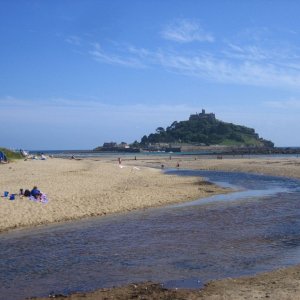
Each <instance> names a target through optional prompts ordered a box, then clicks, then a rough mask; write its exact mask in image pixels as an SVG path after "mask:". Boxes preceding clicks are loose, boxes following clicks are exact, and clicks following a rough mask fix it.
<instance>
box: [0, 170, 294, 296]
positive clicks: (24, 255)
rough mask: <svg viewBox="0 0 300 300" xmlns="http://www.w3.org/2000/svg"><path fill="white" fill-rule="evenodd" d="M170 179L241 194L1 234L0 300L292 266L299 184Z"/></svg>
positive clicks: (194, 281) (187, 283)
mask: <svg viewBox="0 0 300 300" xmlns="http://www.w3.org/2000/svg"><path fill="white" fill-rule="evenodd" d="M178 173H180V175H184V176H187V175H199V176H205V177H207V178H208V179H209V180H211V181H213V182H223V183H224V184H226V185H228V184H230V185H234V186H236V187H238V188H239V189H242V191H241V192H240V193H235V194H232V195H223V196H222V197H225V198H222V197H219V198H217V200H216V198H214V197H210V198H207V199H206V200H205V201H203V200H202V201H198V203H197V202H195V203H192V204H191V205H186V204H185V205H181V206H180V205H177V206H170V207H166V208H162V209H149V210H145V211H140V212H134V213H129V214H126V215H119V216H112V217H104V218H103V217H102V218H99V219H92V220H85V221H79V222H75V223H68V224H66V225H63V226H62V225H52V226H48V227H44V228H39V229H37V230H21V231H16V232H12V233H7V234H2V235H1V236H0V295H1V296H2V297H4V298H3V299H7V300H9V299H23V298H25V297H28V296H39V295H47V293H49V292H51V291H54V292H56V293H67V292H70V291H80V290H92V289H96V288H100V287H109V286H114V285H122V284H126V283H129V282H138V281H146V280H152V281H155V282H162V283H164V284H165V285H166V286H169V287H174V286H177V287H199V286H201V285H202V284H203V283H205V282H207V281H208V280H211V279H216V278H224V277H228V276H231V277H232V276H240V275H246V274H253V273H256V272H260V271H267V270H271V269H273V268H277V267H281V266H286V265H289V264H294V263H297V262H299V258H298V257H299V243H300V218H299V216H300V201H299V199H300V198H299V196H300V184H299V181H297V180H289V179H286V178H278V177H270V176H261V175H249V174H242V173H226V172H199V171H197V172H195V171H179V172H178ZM251 193H252V194H251ZM253 193H254V194H253Z"/></svg>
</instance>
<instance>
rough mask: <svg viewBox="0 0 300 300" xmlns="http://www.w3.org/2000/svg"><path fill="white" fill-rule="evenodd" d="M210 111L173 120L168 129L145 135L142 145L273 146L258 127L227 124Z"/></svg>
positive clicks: (161, 128) (160, 129)
mask: <svg viewBox="0 0 300 300" xmlns="http://www.w3.org/2000/svg"><path fill="white" fill-rule="evenodd" d="M207 116H208V115H207V114H202V115H200V114H199V117H198V118H197V117H196V118H195V117H192V116H191V117H190V119H189V120H188V121H180V122H177V121H175V122H173V123H172V124H171V125H170V126H168V127H167V128H166V129H164V128H163V127H158V128H157V129H156V133H151V134H149V135H148V136H146V135H144V136H143V138H142V139H141V142H140V144H141V145H142V146H144V145H149V144H155V143H188V144H202V145H224V146H225V145H226V146H254V147H274V144H273V143H272V142H271V141H267V140H264V139H262V138H260V137H259V136H258V134H257V133H255V130H254V129H252V128H249V127H246V126H241V125H235V124H232V123H225V122H222V121H219V120H217V119H215V118H214V116H213V117H207Z"/></svg>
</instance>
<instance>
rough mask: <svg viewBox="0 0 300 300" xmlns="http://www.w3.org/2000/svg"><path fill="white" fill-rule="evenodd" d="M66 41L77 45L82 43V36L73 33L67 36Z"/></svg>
mask: <svg viewBox="0 0 300 300" xmlns="http://www.w3.org/2000/svg"><path fill="white" fill-rule="evenodd" d="M66 42H67V43H69V44H72V45H75V46H80V45H81V43H82V40H81V38H80V37H78V36H76V35H71V36H69V37H67V38H66Z"/></svg>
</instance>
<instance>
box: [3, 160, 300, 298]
mask: <svg viewBox="0 0 300 300" xmlns="http://www.w3.org/2000/svg"><path fill="white" fill-rule="evenodd" d="M177 163H179V165H180V168H186V169H204V170H227V171H244V172H254V173H264V174H271V175H277V176H287V177H294V178H300V159H298V158H272V159H269V158H268V159H267V158H266V159H262V158H256V159H249V158H234V159H233V158H228V157H224V158H223V159H203V158H199V157H196V158H195V157H185V158H183V157H175V156H174V157H172V159H169V158H165V157H157V158H155V159H153V158H152V159H149V158H148V157H144V158H143V159H140V158H138V160H134V159H133V158H130V159H128V158H127V159H126V160H125V161H124V160H123V164H124V165H125V166H126V167H124V168H122V169H121V168H119V166H118V165H117V164H116V162H115V161H111V162H109V161H104V160H103V161H92V160H82V161H75V160H62V159H49V160H47V161H26V162H25V161H24V162H17V163H12V164H9V165H1V166H0V191H1V190H2V191H4V190H9V191H18V189H19V188H21V187H23V188H26V187H32V186H33V185H37V186H38V187H39V188H40V189H41V190H42V191H44V192H46V193H47V195H48V197H49V199H50V202H49V203H48V204H45V205H43V204H40V203H31V202H29V200H25V199H17V200H16V201H9V200H6V199H3V198H1V199H0V229H1V230H5V229H9V228H13V227H19V226H32V225H36V224H42V223H48V222H57V221H63V220H68V219H75V218H82V217H84V216H92V215H102V214H106V213H114V212H122V211H126V210H133V209H140V208H145V207H150V206H158V205H165V204H167V203H172V202H180V201H187V200H190V199H195V198H200V197H205V196H207V195H208V194H212V193H220V192H225V191H224V190H222V189H218V188H217V187H215V186H210V185H207V184H204V185H203V184H199V183H200V182H199V180H200V179H197V178H193V177H191V178H181V177H176V176H165V175H163V174H161V172H160V171H159V170H158V169H151V168H146V167H145V166H149V167H154V168H159V167H160V166H161V164H164V165H165V167H166V168H175V167H176V165H177ZM136 166H138V167H139V170H138V169H136V168H135V167H136ZM82 297H84V298H85V299H93V300H96V299H99V300H100V299H209V300H225V299H228V300H229V299H230V300H232V299H266V298H269V299H275V300H279V299H296V300H297V299H300V266H295V267H291V268H286V269H283V270H277V271H274V272H269V273H264V274H259V275H257V276H253V277H244V278H239V279H225V280H220V281H213V282H211V283H209V284H207V285H206V287H205V288H204V289H201V290H177V291H176V290H166V289H163V288H162V287H161V286H160V285H159V284H152V283H144V284H139V285H134V284H132V285H129V286H126V287H121V288H116V289H104V290H99V291H96V292H93V293H87V294H74V295H71V296H69V298H70V299H82ZM57 299H62V298H60V297H57Z"/></svg>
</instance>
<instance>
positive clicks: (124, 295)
mask: <svg viewBox="0 0 300 300" xmlns="http://www.w3.org/2000/svg"><path fill="white" fill-rule="evenodd" d="M83 298H84V299H89V300H105V299H122V300H130V299H132V300H133V299H144V300H153V299H161V300H163V299H164V300H170V299H172V300H183V299H186V300H202V299H203V300H254V299H272V300H299V299H300V267H291V268H287V269H281V270H277V271H274V272H269V273H263V274H260V275H256V276H251V277H242V278H238V279H232V278H229V279H224V280H216V281H212V282H210V283H208V284H207V285H206V286H205V287H204V288H203V289H200V290H184V289H178V290H175V289H165V288H163V286H161V285H160V284H155V283H151V282H146V283H142V284H130V285H128V286H124V287H119V288H111V289H101V290H98V291H95V292H91V293H75V294H73V295H70V296H68V297H67V299H72V300H79V299H83ZM38 299H40V300H42V299H46V298H38ZM38 299H37V300H38ZM48 299H49V298H48ZM55 299H66V297H60V296H57V297H55Z"/></svg>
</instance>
